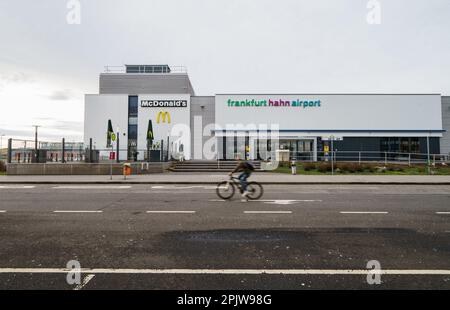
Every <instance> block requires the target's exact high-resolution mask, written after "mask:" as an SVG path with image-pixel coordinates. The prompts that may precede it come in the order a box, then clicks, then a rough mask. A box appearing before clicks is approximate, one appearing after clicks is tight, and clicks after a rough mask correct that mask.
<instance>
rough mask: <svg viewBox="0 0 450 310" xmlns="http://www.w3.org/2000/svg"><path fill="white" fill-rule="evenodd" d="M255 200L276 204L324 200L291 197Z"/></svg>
mask: <svg viewBox="0 0 450 310" xmlns="http://www.w3.org/2000/svg"><path fill="white" fill-rule="evenodd" d="M252 201H253V202H258V201H261V202H263V203H267V204H275V205H292V204H295V203H299V202H321V201H322V200H312V199H308V200H306V199H303V200H295V199H292V200H289V199H274V200H267V199H263V200H252Z"/></svg>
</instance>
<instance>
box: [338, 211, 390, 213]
mask: <svg viewBox="0 0 450 310" xmlns="http://www.w3.org/2000/svg"><path fill="white" fill-rule="evenodd" d="M339 213H341V214H388V213H389V212H385V211H341V212H339Z"/></svg>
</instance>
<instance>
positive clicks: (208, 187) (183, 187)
mask: <svg viewBox="0 0 450 310" xmlns="http://www.w3.org/2000/svg"><path fill="white" fill-rule="evenodd" d="M152 188H153V189H163V188H165V189H193V188H204V189H215V188H216V186H201V185H194V186H163V185H155V186H152Z"/></svg>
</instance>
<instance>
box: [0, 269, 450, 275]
mask: <svg viewBox="0 0 450 310" xmlns="http://www.w3.org/2000/svg"><path fill="white" fill-rule="evenodd" d="M70 271H72V270H71V269H67V268H0V274H4V273H68V272H70ZM80 272H81V273H89V274H233V275H234V274H263V275H264V274H266V275H271V274H290V275H367V274H382V275H383V274H384V275H450V269H385V270H383V269H381V270H372V269H113V268H93V269H89V268H82V269H81V271H80Z"/></svg>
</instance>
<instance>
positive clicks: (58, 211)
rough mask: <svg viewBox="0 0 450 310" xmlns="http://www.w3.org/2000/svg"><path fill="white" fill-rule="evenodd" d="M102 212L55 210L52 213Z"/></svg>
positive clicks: (92, 211)
mask: <svg viewBox="0 0 450 310" xmlns="http://www.w3.org/2000/svg"><path fill="white" fill-rule="evenodd" d="M102 212H103V211H97V210H95V211H94V210H56V211H53V213H102Z"/></svg>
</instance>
